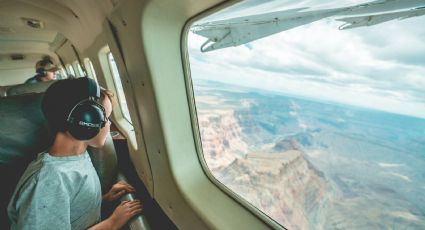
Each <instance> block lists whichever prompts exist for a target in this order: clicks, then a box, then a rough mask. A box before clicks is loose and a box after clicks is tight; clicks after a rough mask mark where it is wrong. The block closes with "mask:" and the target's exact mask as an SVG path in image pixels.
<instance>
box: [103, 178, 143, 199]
mask: <svg viewBox="0 0 425 230" xmlns="http://www.w3.org/2000/svg"><path fill="white" fill-rule="evenodd" d="M135 191H136V190H135V189H134V188H133V186H131V185H129V184H127V183H125V182H124V181H120V182H118V183H116V184H114V185H113V186H112V188H111V190H109V192H107V193H106V194H105V195H103V197H102V199H103V200H105V201H114V200H117V199H119V198H120V197H122V196H123V195H124V194H126V193H130V192H135Z"/></svg>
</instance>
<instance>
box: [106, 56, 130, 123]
mask: <svg viewBox="0 0 425 230" xmlns="http://www.w3.org/2000/svg"><path fill="white" fill-rule="evenodd" d="M108 61H109V66H110V68H111V72H112V76H113V78H114V82H115V87H116V89H117V93H118V95H117V96H118V101H119V103H120V107H121V111H122V114H123V116H124V118H125V119H126V120H127V121H128V122H130V124H133V123H132V122H131V117H130V112H129V111H128V106H127V101H126V99H125V94H124V88H123V87H122V83H121V78H120V75H119V72H118V68H117V64H116V63H115V59H114V57H113V56H112V53H111V52H109V53H108Z"/></svg>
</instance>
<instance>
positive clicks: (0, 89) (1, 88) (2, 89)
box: [0, 86, 8, 97]
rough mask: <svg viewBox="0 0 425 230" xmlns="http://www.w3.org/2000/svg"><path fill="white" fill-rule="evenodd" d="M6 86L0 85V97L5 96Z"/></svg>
mask: <svg viewBox="0 0 425 230" xmlns="http://www.w3.org/2000/svg"><path fill="white" fill-rule="evenodd" d="M7 88H8V87H7V86H0V97H6V92H7Z"/></svg>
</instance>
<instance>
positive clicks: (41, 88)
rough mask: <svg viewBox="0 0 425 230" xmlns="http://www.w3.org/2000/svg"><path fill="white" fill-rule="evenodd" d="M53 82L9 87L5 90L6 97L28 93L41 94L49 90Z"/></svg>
mask: <svg viewBox="0 0 425 230" xmlns="http://www.w3.org/2000/svg"><path fill="white" fill-rule="evenodd" d="M54 82H55V81H45V82H37V83H31V84H19V85H13V86H9V87H8V88H7V90H6V95H5V96H7V97H10V96H16V95H22V94H28V93H43V92H45V91H46V90H47V88H49V86H50V85H51V84H53V83H54Z"/></svg>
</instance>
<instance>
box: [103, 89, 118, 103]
mask: <svg viewBox="0 0 425 230" xmlns="http://www.w3.org/2000/svg"><path fill="white" fill-rule="evenodd" d="M106 97H107V98H108V99H109V100H110V101H111V104H112V107H113V106H115V104H116V103H117V101H116V100H115V95H114V93H113V92H112V91H111V90H109V89H105V88H103V87H100V99H99V103H101V102H102V101H103V99H105V98H106Z"/></svg>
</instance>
